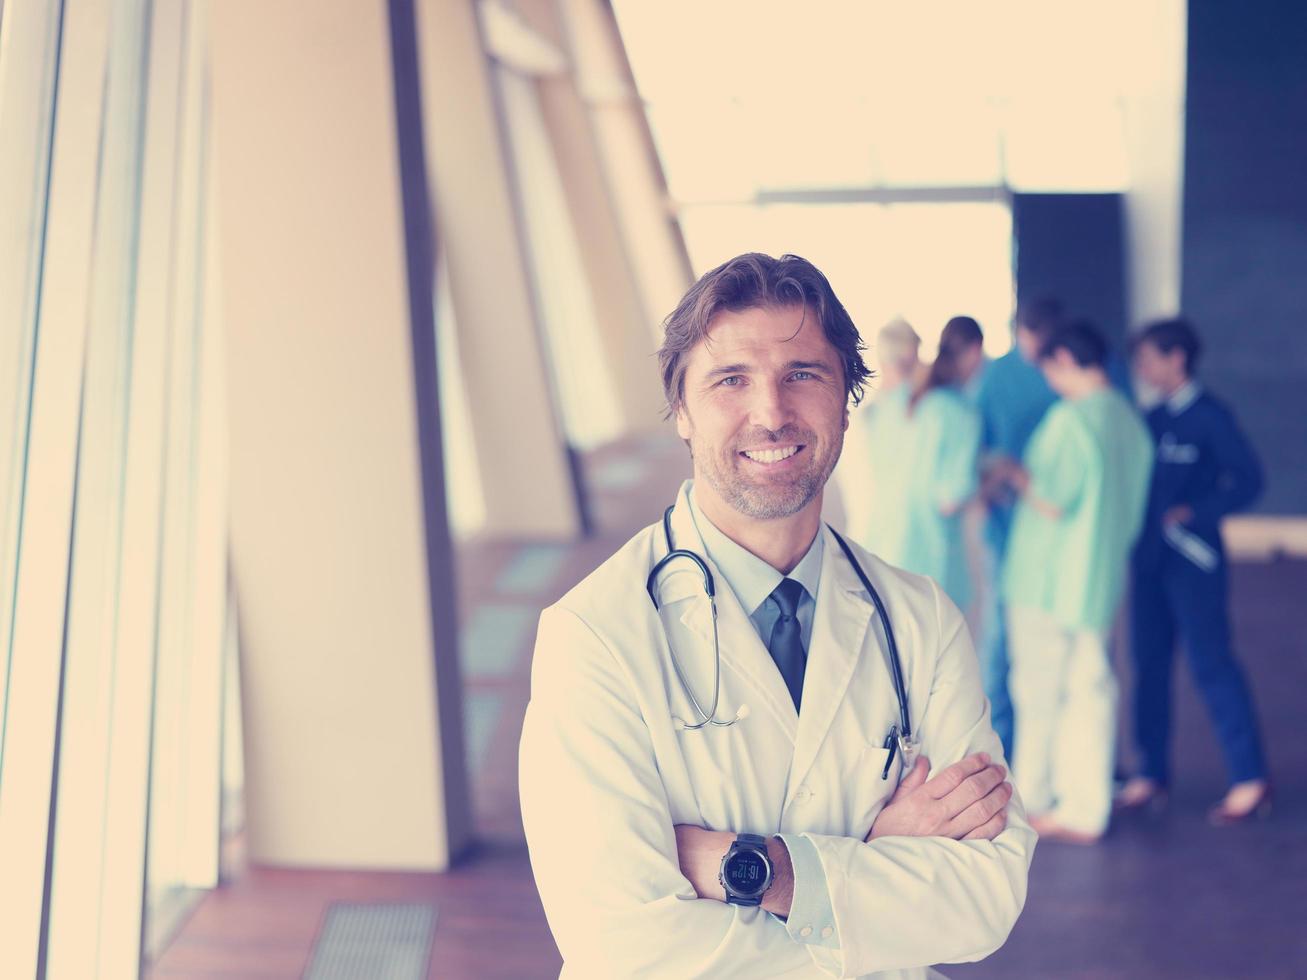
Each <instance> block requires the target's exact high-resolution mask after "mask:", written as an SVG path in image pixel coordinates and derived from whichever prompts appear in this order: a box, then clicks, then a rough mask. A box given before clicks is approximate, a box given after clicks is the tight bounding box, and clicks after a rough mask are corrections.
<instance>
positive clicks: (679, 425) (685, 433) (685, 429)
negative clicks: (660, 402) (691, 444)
mask: <svg viewBox="0 0 1307 980" xmlns="http://www.w3.org/2000/svg"><path fill="white" fill-rule="evenodd" d="M676 434H677V435H678V436H680V437H681V438H682V439H687V440H688V439H689V438H690V436H691V435H693V434H694V426H692V425H691V424H690V416H689V414H688V413H687V412H686V411H685V402H681V403H680V404H679V405H677V406H676Z"/></svg>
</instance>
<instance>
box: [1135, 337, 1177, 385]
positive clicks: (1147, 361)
mask: <svg viewBox="0 0 1307 980" xmlns="http://www.w3.org/2000/svg"><path fill="white" fill-rule="evenodd" d="M1134 363H1135V373H1136V374H1138V375H1139V380H1140V381H1142V382H1143V383H1144V384H1146V385H1148V387H1150V388H1155V389H1156V390H1158V391H1160V392H1164V393H1165V392H1170V391H1173V390H1175V389H1176V388H1178V387H1179V386H1180V385H1181V384H1183V383H1184V380H1185V370H1184V351H1182V350H1180V348H1178V347H1177V348H1175V350H1173V351H1171V353H1169V354H1166V353H1164V352H1163V351H1162V349H1161V348H1160V347H1158V346H1157V345H1156V344H1154V343H1150V342H1149V341H1147V340H1145V341H1143V342H1142V343H1141V344H1139V346H1138V347H1136V348H1135V356H1134Z"/></svg>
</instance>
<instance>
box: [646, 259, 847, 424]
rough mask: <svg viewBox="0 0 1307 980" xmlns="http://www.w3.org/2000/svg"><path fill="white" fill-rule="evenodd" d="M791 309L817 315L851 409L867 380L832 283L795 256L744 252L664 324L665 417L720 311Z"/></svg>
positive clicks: (709, 276) (704, 281)
mask: <svg viewBox="0 0 1307 980" xmlns="http://www.w3.org/2000/svg"><path fill="white" fill-rule="evenodd" d="M789 306H805V307H807V308H808V309H811V310H812V311H813V312H814V313H816V315H817V319H818V320H819V321H820V323H821V327H822V331H823V332H824V333H825V334H826V339H827V340H828V341H830V343H831V346H833V347H834V348H835V349H836V350H837V351H838V352H839V355H840V361H841V362H842V364H843V367H844V388H845V391H846V392H847V393H848V396H849V397H850V398H852V399H853V404H854V405H856V404H858V402H860V401H861V400H862V395H863V384H864V382H865V381H866V380H867V379H868V378H869V377H871V372H870V371H869V370H868V369H867V365H866V364H865V363H863V360H862V351H863V349H864V346H865V345H864V344H863V343H862V338H861V337H860V336H859V335H858V328H857V327H855V326H854V325H853V320H852V318H851V317H850V316H849V314H848V312H847V311H846V310H845V309H844V304H842V303H841V302H840V301H839V298H838V297H837V296H836V295H835V291H834V290H833V289H831V285H830V282H829V281H828V280H827V279H826V277H825V276H824V275H822V273H821V270H820V269H818V268H817V267H816V266H815V265H813V264H812V263H811V262H809V261H808V260H807V259H804V258H800V257H799V256H797V255H782V256H781V257H780V258H779V259H774V258H772V257H771V256H770V255H764V254H762V253H761V252H747V253H745V254H744V255H737V256H736V257H735V258H733V259H731V260H730V261H729V262H725V263H723V264H722V265H719V266H718V267H717V268H715V269H713V270H712V271H711V272H707V273H704V275H703V276H702V277H700V279H699V281H698V282H696V283H695V284H694V285H693V286H691V287H690V291H689V292H687V293H686V294H685V296H684V297H683V298H682V299H681V302H680V303H678V304H677V306H676V309H675V310H673V311H672V313H671V315H670V316H668V318H667V319H666V320H665V321H663V344H662V346H661V347H660V348H658V364H659V367H660V368H661V369H662V375H663V394H664V396H665V397H666V399H667V417H668V418H670V417H671V416H672V415H674V414H675V412H676V409H677V408H678V407H679V406H680V404H681V400H682V399H683V397H684V395H685V355H686V353H688V352H689V350H690V349H691V348H692V347H694V345H695V344H697V343H698V342H699V341H700V340H702V339H703V338H704V337H706V336H707V334H708V328H709V325H710V324H711V323H712V320H713V317H715V316H716V315H717V314H718V313H721V312H724V311H729V312H733V313H736V312H739V311H741V310H750V309H754V308H756V307H779V308H784V307H789Z"/></svg>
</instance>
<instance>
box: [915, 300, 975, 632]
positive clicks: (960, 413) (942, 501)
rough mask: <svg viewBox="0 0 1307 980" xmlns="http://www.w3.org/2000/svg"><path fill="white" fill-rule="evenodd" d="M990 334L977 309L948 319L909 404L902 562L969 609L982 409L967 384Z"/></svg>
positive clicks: (960, 605) (963, 608) (963, 607)
mask: <svg viewBox="0 0 1307 980" xmlns="http://www.w3.org/2000/svg"><path fill="white" fill-rule="evenodd" d="M983 342H984V334H983V333H982V332H981V330H980V324H978V323H977V322H976V321H975V320H973V319H972V318H971V317H969V316H958V317H954V318H953V319H951V320H949V322H948V323H947V324H945V325H944V331H943V333H942V334H941V335H940V339H939V354H938V356H937V357H936V358H935V361H934V363H933V364H931V366H930V370H929V371H927V372H926V375H925V377H924V379H923V380H922V381H921V382H920V383H919V384H918V385H917V386H916V388H915V389H914V390H913V392H912V397H911V398H909V399H908V404H907V419H908V423H909V425H908V429H907V432H908V438H909V440H910V441H911V443H912V452H911V457H910V458H911V462H910V464H909V465H908V466H907V470H908V479H907V484H908V485H907V494H906V499H905V502H904V511H903V515H902V516H903V521H902V523H903V535H902V539H901V540H902V551H901V552H900V554H899V556H898V561H897V564H899V565H900V566H902V567H903V568H906V569H907V570H908V571H910V572H917V573H918V574H919V575H929V576H930V577H931V578H933V579H934V580H935V581H936V582H938V583H939V585H940V587H941V588H943V589H944V591H945V592H946V593H948V596H949V598H950V599H952V600H953V601H954V602H955V603H956V604H957V606H958V608H960V609H962V610H964V611H965V610H966V609H967V608H968V607H969V605H970V603H971V596H972V587H971V573H970V569H969V563H968V560H967V553H966V544H965V540H964V535H963V524H962V510H963V507H964V506H965V505H966V504H967V502H968V501H970V500H971V499H972V497H973V496H974V495H975V493H976V472H977V457H978V455H979V453H980V414H979V412H977V410H976V408H975V407H974V406H973V405H972V404H971V402H970V401H969V400H968V399H967V397H966V395H965V394H964V393H963V391H962V386H963V385H964V384H966V382H967V381H968V379H970V378H971V376H972V375H974V374H975V373H976V371H977V370H978V369H979V367H980V365H981V363H982V361H983V359H984V354H983V346H982V345H983Z"/></svg>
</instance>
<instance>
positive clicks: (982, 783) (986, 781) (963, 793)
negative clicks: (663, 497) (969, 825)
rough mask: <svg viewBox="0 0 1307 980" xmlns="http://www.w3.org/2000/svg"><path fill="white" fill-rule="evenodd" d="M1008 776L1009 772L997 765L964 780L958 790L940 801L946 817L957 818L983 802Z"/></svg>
mask: <svg viewBox="0 0 1307 980" xmlns="http://www.w3.org/2000/svg"><path fill="white" fill-rule="evenodd" d="M1006 776H1007V770H1006V769H1004V768H1003V767H1002V766H996V765H988V766H986V767H985V768H984V769H981V770H980V772H977V773H973V774H972V775H970V776H968V777H967V778H966V779H964V780H962V783H961V784H960V785H959V786H958V788H957V789H955V790H954V791H953V792H952V793H949V794H948V796H945V797H944V798H943V799H941V800H940V803H942V804H943V806H944V813H945V815H946V816H947V817H950V818H951V817H956V816H957V815H958V814H960V813H962V812H963V811H964V810H966V809H967V807H969V806H971V805H972V804H974V803H976V802H978V801H980V800H983V799H984V798H985V797H986V796H988V795H989V794H990V793H991V792H992V791H993V790H994V788H995V787H997V786H998V785H999V784H1001V783H1002V782H1003V780H1004V779H1005V778H1006Z"/></svg>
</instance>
